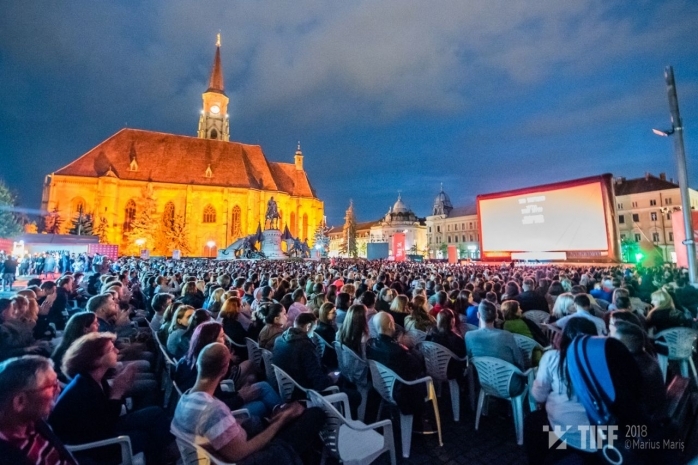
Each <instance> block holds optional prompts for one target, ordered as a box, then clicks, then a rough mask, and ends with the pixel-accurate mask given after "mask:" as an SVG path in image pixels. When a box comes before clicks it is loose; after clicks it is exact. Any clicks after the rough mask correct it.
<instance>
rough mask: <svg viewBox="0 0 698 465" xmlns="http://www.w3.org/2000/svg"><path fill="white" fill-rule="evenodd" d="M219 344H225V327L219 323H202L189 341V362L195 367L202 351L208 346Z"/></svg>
mask: <svg viewBox="0 0 698 465" xmlns="http://www.w3.org/2000/svg"><path fill="white" fill-rule="evenodd" d="M214 342H218V343H220V344H225V333H224V332H223V326H221V324H220V323H218V322H217V321H207V322H205V323H201V324H200V325H199V326H197V327H196V329H195V330H194V334H192V336H191V341H189V352H187V360H189V362H190V363H191V364H192V365H193V364H194V363H195V362H196V359H197V357H198V356H199V353H200V352H201V350H202V349H203V348H204V347H206V346H207V345H209V344H211V343H214Z"/></svg>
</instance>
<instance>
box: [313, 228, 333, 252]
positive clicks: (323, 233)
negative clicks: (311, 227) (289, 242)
mask: <svg viewBox="0 0 698 465" xmlns="http://www.w3.org/2000/svg"><path fill="white" fill-rule="evenodd" d="M327 231H329V228H328V227H327V226H326V225H325V224H324V223H322V224H320V225H319V226H318V227H317V229H316V230H315V234H314V235H313V245H312V247H315V248H316V249H317V250H319V251H320V256H321V257H323V258H324V257H327V252H329V250H330V237H329V236H328V235H327ZM318 246H320V247H319V248H318Z"/></svg>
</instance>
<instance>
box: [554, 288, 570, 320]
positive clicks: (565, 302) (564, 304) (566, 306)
mask: <svg viewBox="0 0 698 465" xmlns="http://www.w3.org/2000/svg"><path fill="white" fill-rule="evenodd" d="M575 311H576V308H575V306H574V296H573V295H572V293H570V292H564V293H562V294H560V295H559V296H557V299H555V304H554V305H553V311H552V315H551V317H550V321H551V322H553V321H557V320H559V319H560V318H562V317H564V316H567V315H570V314H572V313H574V312H575Z"/></svg>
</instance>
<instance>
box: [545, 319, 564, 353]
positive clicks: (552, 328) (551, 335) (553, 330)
mask: <svg viewBox="0 0 698 465" xmlns="http://www.w3.org/2000/svg"><path fill="white" fill-rule="evenodd" d="M540 329H542V330H543V333H545V337H547V338H548V341H550V346H549V347H552V345H553V343H554V342H555V336H557V335H558V334H562V329H560V327H559V326H557V325H556V324H554V323H543V324H542V325H541V326H540Z"/></svg>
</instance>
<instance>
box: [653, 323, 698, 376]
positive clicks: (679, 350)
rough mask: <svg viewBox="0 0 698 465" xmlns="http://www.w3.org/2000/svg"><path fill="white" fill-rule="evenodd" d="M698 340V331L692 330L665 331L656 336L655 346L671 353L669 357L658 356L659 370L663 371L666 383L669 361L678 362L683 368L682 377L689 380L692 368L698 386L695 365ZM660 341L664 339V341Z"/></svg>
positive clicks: (671, 329)
mask: <svg viewBox="0 0 698 465" xmlns="http://www.w3.org/2000/svg"><path fill="white" fill-rule="evenodd" d="M697 338H698V331H696V330H695V329H690V328H670V329H665V330H664V331H662V332H661V333H659V334H657V335H655V336H654V339H655V344H657V345H659V346H663V347H666V348H667V349H668V351H669V354H668V355H661V354H657V360H658V361H659V368H661V370H662V375H663V376H664V380H665V381H666V375H667V366H668V365H669V361H670V360H676V361H678V362H679V366H680V367H681V376H683V377H684V378H688V376H689V375H688V367H689V366H690V367H691V371H692V372H693V378H694V380H695V382H696V384H698V373H696V366H695V364H694V363H693V352H694V347H693V345H694V344H695V342H696V339H697ZM659 339H663V341H662V340H659Z"/></svg>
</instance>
